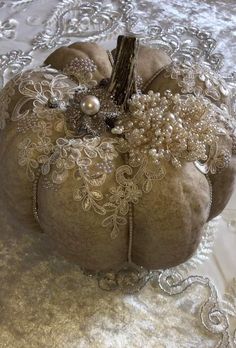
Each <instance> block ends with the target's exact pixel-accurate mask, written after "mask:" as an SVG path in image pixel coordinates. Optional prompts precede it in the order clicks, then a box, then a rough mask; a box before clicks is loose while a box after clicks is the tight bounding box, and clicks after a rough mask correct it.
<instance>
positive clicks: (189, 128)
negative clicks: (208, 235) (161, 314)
mask: <svg viewBox="0 0 236 348" xmlns="http://www.w3.org/2000/svg"><path fill="white" fill-rule="evenodd" d="M138 46H139V45H138V40H137V39H136V38H134V37H124V36H120V37H119V38H118V44H117V48H116V52H115V54H114V56H115V58H114V62H113V58H112V55H111V54H109V53H107V52H106V51H105V50H104V49H103V48H102V47H100V46H98V45H97V44H95V43H76V44H73V45H71V46H69V47H62V48H59V49H57V50H56V51H55V52H54V53H52V54H51V55H50V56H49V57H48V58H47V60H46V61H45V66H44V67H42V68H39V69H35V70H31V71H27V72H24V73H21V74H20V75H18V76H16V77H15V78H14V79H13V80H11V81H10V82H9V83H8V84H7V85H6V86H5V88H4V89H3V91H2V92H1V95H0V105H1V111H0V125H1V128H2V130H1V132H0V160H1V168H0V180H1V187H0V190H1V191H0V193H1V196H0V197H1V199H3V200H4V201H5V205H6V208H7V209H8V210H9V211H10V212H12V214H14V215H15V216H17V217H18V220H19V222H20V223H22V224H25V226H26V225H27V226H35V220H34V218H35V219H36V221H37V224H39V226H40V228H41V230H42V231H43V232H45V233H47V234H48V235H49V236H50V237H51V239H52V240H53V241H54V242H55V243H56V244H57V247H58V248H59V250H60V251H61V253H63V255H65V256H67V257H69V258H70V259H72V260H74V261H76V262H77V263H78V264H79V265H80V266H81V267H82V268H84V269H86V270H90V271H95V272H96V271H106V270H110V269H112V270H119V269H121V267H122V266H123V265H124V264H127V262H128V264H130V265H138V266H143V267H145V268H147V269H159V268H166V267H172V266H175V265H178V264H180V263H182V262H184V261H185V260H187V259H188V258H189V257H190V256H191V255H192V254H193V252H194V251H195V250H196V248H197V246H198V243H199V241H200V238H201V231H202V229H203V226H204V224H205V223H206V222H207V221H208V220H209V219H211V218H212V217H214V216H216V215H217V214H219V213H220V212H221V211H222V209H223V208H224V207H225V205H226V204H227V202H228V199H229V197H230V195H231V192H232V189H233V179H234V174H235V168H236V165H235V160H234V158H233V157H232V149H233V146H235V145H233V142H234V141H235V139H234V134H233V127H232V124H231V120H230V116H229V113H230V110H228V109H227V107H228V106H229V105H230V92H229V89H228V87H227V86H226V85H225V83H224V81H223V80H222V79H221V78H220V77H219V76H216V74H214V73H213V72H212V71H211V70H207V69H206V68H202V67H201V66H197V65H196V66H193V67H188V66H181V65H177V64H176V63H171V60H170V58H169V57H168V55H167V54H166V53H164V52H162V51H160V50H158V49H153V48H147V47H142V46H141V47H138ZM222 104H224V108H223V107H222ZM32 204H33V211H32Z"/></svg>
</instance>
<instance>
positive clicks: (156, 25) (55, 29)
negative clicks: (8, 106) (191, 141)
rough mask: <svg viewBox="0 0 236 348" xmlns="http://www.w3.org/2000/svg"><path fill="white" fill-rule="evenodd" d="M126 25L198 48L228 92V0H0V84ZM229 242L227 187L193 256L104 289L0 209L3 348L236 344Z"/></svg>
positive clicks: (231, 51)
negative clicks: (140, 280) (142, 281)
mask: <svg viewBox="0 0 236 348" xmlns="http://www.w3.org/2000/svg"><path fill="white" fill-rule="evenodd" d="M124 32H126V33H135V34H136V35H138V36H139V37H140V39H141V40H142V42H144V43H145V44H148V45H152V46H154V47H156V46H159V47H162V48H163V49H165V50H166V51H167V52H168V53H169V54H170V55H171V56H172V58H173V59H176V60H181V59H186V58H188V59H189V57H190V58H191V59H194V57H195V58H196V56H197V57H198V58H197V59H198V60H203V61H204V62H205V63H206V64H207V65H210V66H211V67H212V68H213V69H214V70H216V71H221V73H222V74H223V76H224V77H225V78H226V79H227V81H228V82H229V83H230V84H231V87H232V88H235V89H236V73H234V70H235V71H236V69H235V66H234V63H235V62H236V3H235V0H224V1H223V0H200V1H194V0H190V1H184V0H178V1H177V0H169V1H168V2H167V1H164V0H159V1H157V0H156V1H155V0H142V1H141V0H136V1H131V0H120V1H118V0H113V1H106V0H104V1H83V0H63V1H62V0H61V1H59V0H51V1H46V0H34V1H33V0H0V85H1V87H2V86H4V84H5V83H6V81H7V80H8V79H9V78H11V77H12V76H14V74H16V73H17V72H19V71H21V70H22V69H28V68H29V67H34V66H37V65H39V64H41V63H42V62H43V60H44V58H45V57H46V56H47V55H48V54H49V53H50V52H52V50H54V49H55V48H56V47H58V46H61V45H65V44H68V43H70V42H74V41H79V40H83V41H89V40H94V41H101V44H102V45H104V46H105V47H106V48H108V49H110V48H113V47H114V46H115V41H116V36H117V34H118V33H124ZM186 48H188V55H187V56H186ZM235 114H236V108H235ZM0 165H3V164H2V163H1V164H0ZM16 204H17V202H16ZM235 247H236V194H234V196H233V198H232V199H231V201H230V202H229V204H228V206H227V208H226V209H225V211H224V212H223V214H222V216H221V217H218V218H217V219H215V220H214V221H212V222H211V223H210V224H208V225H207V226H206V228H205V230H204V234H203V238H202V241H201V244H200V247H199V249H198V251H197V253H196V254H195V255H194V257H193V258H192V259H191V260H190V261H188V262H187V263H186V264H184V265H181V266H179V267H177V268H175V269H170V270H166V271H159V272H156V273H154V274H153V275H152V277H151V279H150V281H148V283H147V284H146V285H145V286H144V287H143V289H142V290H141V291H140V292H137V293H134V294H127V293H124V292H122V291H121V290H115V291H113V292H106V291H104V290H101V289H100V288H99V287H98V284H97V281H96V280H95V279H93V278H90V277H88V276H86V275H84V274H83V273H82V272H81V271H80V269H79V267H78V266H76V265H74V264H70V263H68V262H66V261H64V260H63V259H61V258H60V257H58V255H56V254H55V252H54V251H52V250H51V248H50V247H49V246H48V244H47V237H46V236H44V235H39V234H38V233H35V231H30V230H23V229H22V228H21V226H18V225H16V224H15V223H14V221H12V218H11V217H9V216H8V213H7V212H5V211H4V207H3V206H2V207H0V282H1V285H0V346H1V347H7V348H18V347H22V348H23V347H24V348H26V347H27V348H28V347H29V348H31V347H32V348H36V347H40V348H44V347H45V348H52V347H55V348H75V347H76V348H80V347H81V348H82V347H86V348H87V347H103V348H106V347H107V348H108V347H110V348H113V347H116V348H117V347H120V348H124V347H147V348H151V347H155V348H157V347H167V348H172V347H186V348H187V347H188V348H191V347H204V348H205V347H231V346H232V347H234V346H236V337H235V329H236V279H235V278H234V277H236V256H235Z"/></svg>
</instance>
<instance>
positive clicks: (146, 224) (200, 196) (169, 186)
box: [133, 163, 210, 269]
mask: <svg viewBox="0 0 236 348" xmlns="http://www.w3.org/2000/svg"><path fill="white" fill-rule="evenodd" d="M166 167H167V168H166V170H167V174H166V176H165V177H164V178H163V179H162V180H160V181H156V182H155V184H154V185H153V189H152V191H151V192H150V193H149V194H148V195H144V196H143V198H142V200H141V202H140V204H138V205H137V206H135V208H134V238H133V261H134V262H135V263H137V264H139V265H142V266H145V267H146V268H148V269H155V268H166V267H172V266H175V265H177V264H180V263H182V262H184V261H186V260H187V259H188V258H189V257H190V256H191V255H192V254H193V252H194V251H195V250H196V248H197V246H198V243H199V240H200V237H201V230H202V227H203V225H204V224H205V222H206V220H207V218H208V213H209V204H210V192H209V185H208V182H207V180H206V178H205V176H204V175H202V174H201V173H200V172H199V171H198V170H197V169H196V168H195V167H194V165H193V164H192V163H187V164H186V165H184V166H183V167H182V168H180V169H176V168H173V167H172V166H166Z"/></svg>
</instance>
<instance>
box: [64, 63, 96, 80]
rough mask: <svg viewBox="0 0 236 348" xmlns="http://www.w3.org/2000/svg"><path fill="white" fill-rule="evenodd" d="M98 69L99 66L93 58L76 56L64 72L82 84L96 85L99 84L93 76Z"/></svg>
mask: <svg viewBox="0 0 236 348" xmlns="http://www.w3.org/2000/svg"><path fill="white" fill-rule="evenodd" d="M96 70H97V66H96V64H95V63H94V61H93V60H92V59H89V58H79V57H76V58H74V59H73V60H72V61H71V62H70V63H68V64H67V65H66V66H65V68H64V69H63V72H64V73H65V74H66V75H68V76H70V77H71V78H72V79H73V80H75V81H76V82H77V83H79V84H80V85H86V86H88V85H89V86H90V87H94V86H96V85H97V81H96V80H94V77H93V75H94V73H95V71H96Z"/></svg>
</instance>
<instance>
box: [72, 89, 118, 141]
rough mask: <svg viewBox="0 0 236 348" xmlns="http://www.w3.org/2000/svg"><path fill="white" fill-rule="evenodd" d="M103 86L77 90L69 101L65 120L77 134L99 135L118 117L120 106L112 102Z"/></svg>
mask: <svg viewBox="0 0 236 348" xmlns="http://www.w3.org/2000/svg"><path fill="white" fill-rule="evenodd" d="M104 87H106V86H104ZM104 87H103V86H98V87H95V88H91V89H90V90H89V91H84V90H78V91H76V93H75V95H74V98H73V100H71V101H70V104H69V106H68V108H67V111H66V115H67V121H68V123H69V125H70V126H71V128H72V129H73V130H75V131H76V132H77V133H78V134H79V133H81V132H85V133H88V134H91V135H94V136H97V135H100V134H102V133H104V132H106V131H107V129H108V128H109V127H110V124H111V125H113V123H114V120H115V119H117V118H118V117H120V115H121V113H122V110H121V107H120V106H118V105H117V104H115V103H114V101H113V98H112V96H110V95H109V94H108V93H107V91H106V89H105V88H104Z"/></svg>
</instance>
